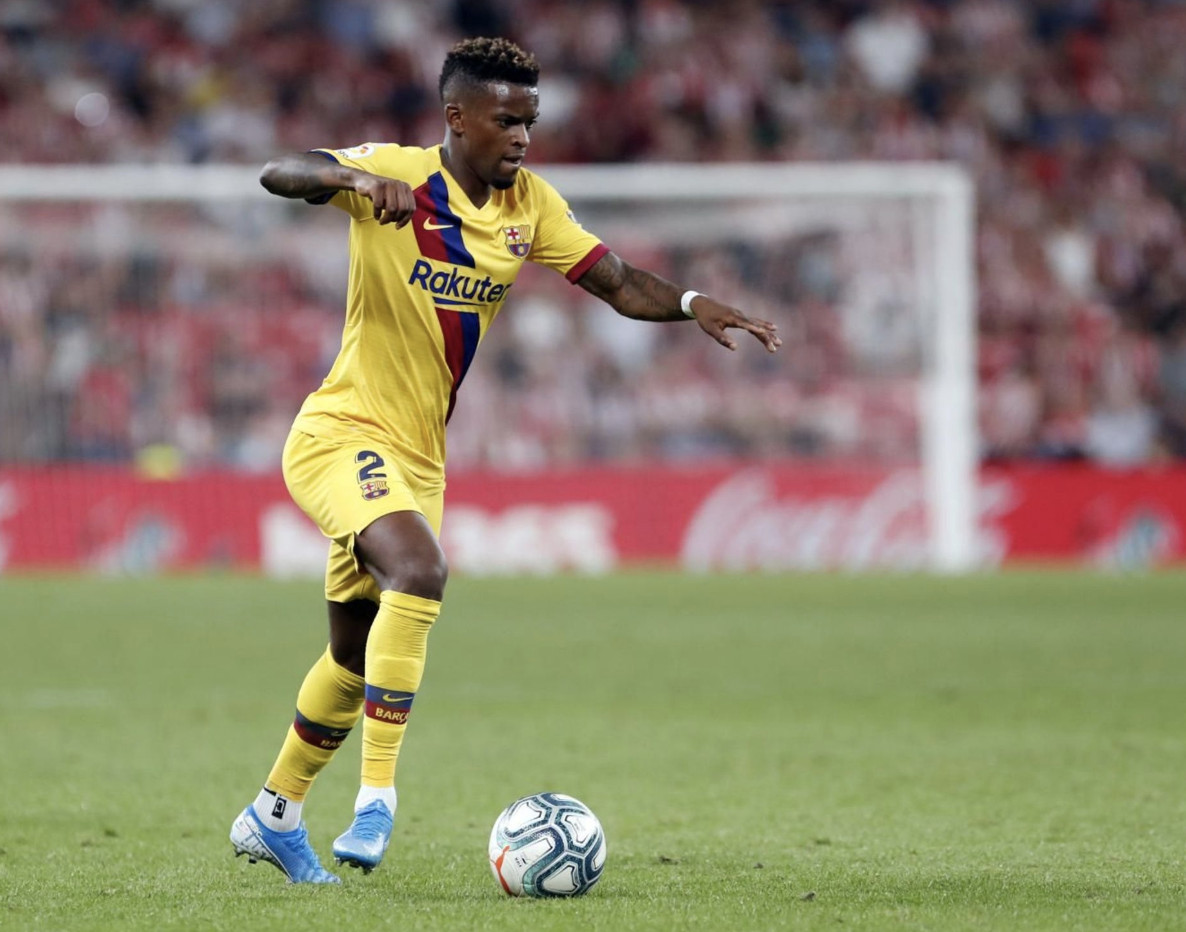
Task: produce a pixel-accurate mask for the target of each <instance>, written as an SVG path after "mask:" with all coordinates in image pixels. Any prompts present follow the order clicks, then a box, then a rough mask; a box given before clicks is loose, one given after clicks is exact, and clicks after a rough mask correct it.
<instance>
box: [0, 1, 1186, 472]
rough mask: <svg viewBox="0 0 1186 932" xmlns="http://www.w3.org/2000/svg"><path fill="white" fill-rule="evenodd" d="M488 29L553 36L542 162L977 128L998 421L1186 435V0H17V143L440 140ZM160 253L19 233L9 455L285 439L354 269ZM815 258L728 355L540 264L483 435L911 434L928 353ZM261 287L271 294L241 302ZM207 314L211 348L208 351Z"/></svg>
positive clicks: (12, 5)
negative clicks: (33, 250) (478, 39)
mask: <svg viewBox="0 0 1186 932" xmlns="http://www.w3.org/2000/svg"><path fill="white" fill-rule="evenodd" d="M478 34H485V35H490V34H499V35H506V36H509V37H511V38H513V39H515V40H516V41H518V42H520V44H522V45H523V46H524V47H526V48H528V49H529V50H531V51H533V52H534V53H535V54H536V56H537V57H538V58H539V59H540V62H541V65H542V68H543V78H542V80H541V85H540V94H541V100H542V119H541V122H540V124H539V126H538V127H537V129H536V130H535V132H534V133H533V137H532V150H531V156H530V159H531V162H532V163H535V164H540V163H557V162H645V161H656V162H666V161H726V162H749V161H761V162H793V161H804V160H823V161H829V162H832V161H840V160H850V159H877V160H921V159H952V160H957V161H959V162H961V163H963V164H964V165H965V166H967V167H968V169H969V170H970V171H971V173H972V174H973V176H974V178H975V181H976V184H977V190H978V237H977V253H978V276H979V282H978V293H979V309H978V321H979V379H980V391H979V396H978V397H979V409H980V410H979V416H980V432H981V438H982V445H983V453H984V455H985V457H987V458H998V459H1015V458H1068V459H1069V458H1089V459H1092V460H1095V461H1099V462H1102V463H1107V464H1111V465H1116V466H1125V465H1131V464H1138V463H1146V462H1151V461H1156V460H1160V459H1166V458H1177V457H1182V456H1186V228H1184V225H1183V210H1184V208H1186V159H1183V158H1182V157H1181V153H1182V152H1183V151H1186V54H1183V51H1182V50H1183V49H1186V3H1182V2H1177V0H1160V2H1158V0H1032V2H1021V0H884V2H883V0H783V2H775V0H770V2H760V0H717V2H709V0H700V2H696V0H638V2H610V0H451V2H446V0H442V2H410V0H405V2H394V0H254V2H251V3H243V2H237V0H7V2H5V3H4V4H2V5H0V140H3V142H2V143H0V146H2V147H3V151H2V159H3V161H6V162H27V163H78V162H137V163H148V162H183V163H200V162H244V163H250V164H260V163H262V162H263V161H265V160H266V159H267V158H269V157H271V156H272V155H274V154H276V153H278V152H281V151H286V150H302V149H306V148H309V147H311V146H316V145H331V146H346V145H351V144H354V143H358V142H362V141H368V140H393V141H404V142H409V143H415V144H421V145H431V144H434V143H436V142H439V141H440V139H441V137H442V127H441V117H440V112H439V105H438V101H437V96H436V79H437V75H438V73H439V67H440V63H441V60H442V59H443V57H444V54H445V52H446V50H447V49H448V47H449V46H450V45H451V44H452V43H453V42H454V41H455V40H456V39H458V38H460V37H463V36H466V35H478ZM293 222H294V223H301V222H304V221H302V220H301V219H299V217H298V218H294V221H293ZM611 245H613V244H612V243H611ZM793 245H794V244H793ZM794 248H796V249H801V248H805V247H803V244H797V245H794ZM647 258H648V259H652V260H653V262H654V265H655V266H656V270H657V271H660V272H663V273H665V274H670V275H672V276H676V275H679V276H682V277H681V278H680V279H679V280H681V281H687V282H688V283H689V284H691V283H693V282H695V283H696V284H697V285H701V284H702V285H703V286H704V288H703V290H710V289H711V287H712V286H713V285H714V284H717V283H719V284H721V285H722V286H724V285H725V284H727V280H728V279H729V277H730V274H731V273H730V272H729V269H728V268H724V269H721V270H719V272H718V274H717V279H716V280H715V281H714V280H713V279H712V278H711V276H709V280H708V281H704V279H703V277H700V276H703V275H704V270H705V269H706V268H708V267H711V264H712V263H711V261H710V260H709V261H705V260H706V259H709V257H696V256H694V255H687V254H681V253H679V252H678V251H676V252H668V253H663V252H661V251H657V252H656V254H655V255H654V256H649V257H647ZM808 258H809V257H808ZM773 261H774V264H775V265H777V264H778V259H777V257H774V260H773ZM63 263H66V264H65V265H63ZM736 264H744V262H743V261H742V258H738V259H737V263H736ZM809 264H810V263H807V264H806V265H803V268H807V267H808V265H809ZM726 265H727V263H726ZM134 266H135V263H134V262H132V263H124V264H123V265H120V266H118V267H115V266H112V265H111V264H104V263H102V262H98V261H90V260H82V259H70V257H68V256H63V257H59V259H58V260H56V261H55V262H54V263H48V262H47V261H46V260H45V259H44V257H42V256H39V255H37V254H28V255H21V254H11V253H9V254H8V255H6V256H5V257H4V258H3V259H0V396H3V397H0V410H4V412H5V420H6V421H8V422H9V424H10V425H11V424H14V423H21V425H22V426H21V429H19V430H12V429H10V428H9V427H6V428H5V429H4V430H3V431H0V459H2V460H7V461H13V460H21V459H41V458H60V457H67V458H75V457H85V458H103V459H115V460H119V459H126V458H130V457H132V456H134V455H136V453H137V451H142V450H145V449H155V448H160V447H169V448H172V449H175V450H176V449H180V450H181V451H182V453H183V455H184V458H185V460H186V461H187V462H195V463H231V464H233V465H237V466H242V467H245V468H255V467H256V466H259V467H260V468H267V467H269V466H272V465H274V462H275V456H276V450H277V444H278V443H280V442H282V439H283V432H284V430H285V428H286V427H287V421H288V419H289V418H290V417H291V414H292V411H293V410H294V409H295V405H297V404H299V401H300V397H301V396H302V395H303V394H304V392H305V391H307V390H308V389H309V388H311V387H312V386H313V385H315V384H316V382H317V381H318V379H319V378H320V376H321V374H323V372H324V371H325V367H326V366H327V365H328V360H329V358H332V352H333V348H334V343H335V339H336V336H337V331H338V327H339V326H340V323H339V322H340V316H339V315H340V303H341V293H340V292H337V293H334V294H328V293H323V292H322V291H319V289H318V288H316V287H313V286H311V285H310V284H309V283H308V282H301V281H296V280H293V273H292V270H291V269H285V268H283V267H280V266H275V267H273V266H269V265H266V264H265V265H261V266H259V267H256V268H255V269H254V271H253V275H252V281H251V282H235V283H233V284H231V285H228V286H227V287H225V288H222V289H221V290H220V291H219V295H220V304H219V307H218V309H217V311H216V312H203V314H201V315H197V314H194V313H190V312H187V310H186V309H187V307H191V305H189V304H187V303H186V301H185V300H184V296H185V294H186V293H187V292H186V288H187V287H191V286H192V287H191V290H192V289H197V290H198V291H201V290H202V288H206V289H209V288H211V287H212V286H211V285H210V283H209V282H206V283H205V284H203V285H201V286H200V287H199V286H197V285H193V283H190V286H187V284H186V282H185V280H184V279H185V276H184V275H182V274H180V273H178V272H176V270H174V271H173V272H170V273H169V274H167V275H166V274H164V273H163V272H162V271H161V270H159V269H158V270H155V271H154V270H153V269H151V268H150V269H144V268H136V267H134ZM154 275H155V277H154ZM792 279H793V280H790V281H787V282H784V284H785V285H786V289H785V291H783V292H782V293H780V294H778V295H776V296H775V298H776V300H774V301H769V302H767V301H765V300H759V301H758V303H759V305H762V306H760V307H758V308H755V310H756V311H758V312H759V313H760V314H761V315H762V316H768V315H774V316H776V317H777V318H778V319H779V321H780V324H781V325H782V327H783V330H784V334H785V335H786V336H788V337H789V339H788V340H787V344H788V346H787V349H788V351H787V352H786V353H785V359H784V362H783V363H782V364H781V365H775V364H772V363H770V362H769V361H768V360H766V359H764V358H762V359H759V358H757V357H758V356H759V355H760V354H759V353H758V352H756V349H757V348H756V346H755V347H754V350H755V351H754V352H752V353H751V354H749V355H750V356H752V357H754V358H753V359H750V360H746V361H743V362H740V363H738V362H733V361H728V362H724V361H717V360H715V359H714V357H713V356H712V354H711V353H710V352H709V346H707V345H702V343H703V344H707V343H708V341H706V340H703V341H700V342H698V341H697V338H696V334H695V333H694V332H692V328H672V329H671V330H670V331H666V330H663V329H662V328H654V329H656V330H659V331H661V332H660V333H651V334H649V335H646V336H644V335H642V331H640V330H637V329H631V330H629V331H628V332H620V331H617V330H615V329H614V328H615V327H616V324H614V323H612V322H611V323H606V318H605V317H595V316H593V315H585V314H583V313H581V314H578V315H576V316H575V317H574V316H571V315H569V316H558V315H555V314H549V313H547V311H546V310H543V309H541V308H540V305H541V302H546V300H547V298H548V296H550V295H552V294H553V291H552V289H553V288H554V287H556V286H554V285H551V284H547V283H545V282H544V281H543V280H540V282H539V283H538V284H533V285H532V286H531V289H527V288H520V289H518V296H517V298H515V299H512V304H515V303H516V302H518V303H519V304H522V305H523V307H521V308H519V309H518V310H517V311H511V312H509V313H512V314H513V313H519V312H520V311H521V313H519V318H518V320H519V322H518V323H517V324H513V325H509V326H507V327H506V332H505V333H501V332H499V333H497V335H495V334H492V336H491V339H492V341H493V342H492V345H491V347H490V348H489V349H486V350H484V351H483V352H484V353H489V354H490V357H491V358H490V362H488V363H486V364H485V366H484V368H482V369H481V370H476V373H475V374H471V376H470V378H471V379H473V381H474V383H475V384H470V385H467V386H466V388H464V389H463V400H464V401H465V404H463V405H461V406H460V407H459V412H464V411H465V407H466V405H470V406H472V408H473V409H474V412H476V413H473V414H470V415H464V417H463V414H462V413H459V415H458V417H459V420H460V423H459V425H458V427H459V430H458V439H457V442H456V450H457V455H458V456H459V457H460V459H461V461H462V462H464V463H490V464H494V465H518V464H527V465H534V464H539V463H544V462H564V461H573V460H580V459H586V458H591V457H592V458H608V459H621V458H629V457H634V456H666V457H686V456H701V455H726V456H727V455H754V456H767V455H770V456H777V455H785V454H787V453H793V454H802V455H813V456H815V455H828V454H831V453H837V452H839V453H842V454H846V455H847V454H851V455H857V456H863V455H868V456H881V457H889V458H892V457H895V456H899V455H903V453H904V451H908V450H909V448H910V447H911V446H912V445H913V444H914V443H915V440H916V438H915V437H914V436H913V434H912V431H914V430H915V429H916V426H914V425H912V424H911V420H910V415H909V408H910V403H909V400H908V394H909V393H908V386H906V385H905V384H904V383H903V384H899V382H898V381H896V380H895V379H894V378H893V377H892V375H891V376H886V377H885V378H884V379H883V380H882V382H881V383H880V384H877V383H871V384H873V388H871V389H868V390H862V389H860V388H858V387H854V386H856V385H857V383H856V382H854V381H852V380H850V379H847V378H846V377H845V376H846V370H845V366H844V365H843V363H841V364H839V366H838V368H837V369H836V370H830V369H828V367H827V363H828V359H829V352H831V350H830V349H829V347H830V346H831V345H832V343H831V339H830V335H829V334H830V331H829V325H828V323H827V321H826V320H825V318H826V317H827V307H826V300H825V299H826V297H827V296H826V295H824V294H821V293H820V291H819V289H813V288H812V287H810V286H809V282H810V275H809V274H807V272H804V274H803V275H802V276H799V277H798V278H795V277H794V276H792ZM129 283H134V287H133V285H132V284H129ZM146 283H147V284H146ZM559 285H560V286H564V283H563V282H559ZM565 287H566V286H565ZM129 289H131V290H133V291H135V292H136V294H135V295H129V294H128V291H129ZM161 289H165V290H166V291H167V292H168V295H169V301H168V302H166V304H167V306H168V310H167V311H166V310H162V309H161V308H163V307H165V304H161V305H158V304H157V303H156V302H157V301H158V300H160V299H161V296H162V293H163V292H162V291H161ZM759 290H760V289H759ZM179 295H180V297H179ZM261 295H266V296H267V300H268V301H269V302H270V304H268V307H270V308H273V309H275V312H274V313H271V314H270V316H265V317H262V318H259V319H257V320H255V322H253V323H251V324H246V323H245V322H244V321H245V319H246V318H245V315H244V314H243V308H244V307H246V306H250V305H251V303H252V302H253V301H256V300H257V299H259V300H262V299H261V298H260V296H261ZM277 295H279V296H280V297H279V298H278V297H277ZM530 295H534V298H532V297H530ZM228 296H230V297H228ZM285 296H287V297H285ZM555 300H556V302H561V301H567V302H569V303H571V302H572V301H573V300H575V299H574V298H573V296H572V295H567V296H566V297H564V298H560V297H556V299H555ZM236 302H241V303H238V304H237V303H236ZM739 303H740V302H739ZM192 306H196V304H195V305H192ZM154 308H156V309H157V311H156V312H154ZM187 314H188V316H187ZM610 317H611V319H612V315H610ZM503 323H504V324H505V323H506V322H505V321H504V322H503ZM677 330H678V332H676V331H677ZM162 332H163V333H166V334H167V338H166V337H161V333H162ZM154 333H156V334H157V337H158V344H161V345H155V344H152V339H153V334H154ZM623 333H625V336H623ZM286 334H287V336H285V335H286ZM813 339H814V342H812V340H813ZM796 340H799V341H800V343H799V345H800V347H801V348H800V349H799V350H798V351H796V349H795V347H796ZM197 346H200V347H204V348H205V350H206V351H207V352H208V353H209V355H208V357H206V361H205V362H204V363H203V364H202V365H201V368H200V371H194V372H192V373H190V375H189V376H188V377H186V378H184V379H181V380H179V379H178V378H177V377H176V373H177V372H178V371H185V367H186V366H191V367H192V366H193V365H194V363H193V362H192V359H193V356H192V351H193V350H194V348H195V347H197ZM574 346H576V347H581V349H580V350H578V351H574V349H573V347H574ZM146 347H148V348H146ZM281 351H283V352H281ZM281 355H282V356H283V360H282V359H281V358H280V356H281ZM272 356H274V357H276V358H270V357H272ZM577 357H579V358H577ZM480 358H481V357H480ZM276 373H280V374H279V375H277V374H276ZM566 380H567V381H566ZM561 386H563V387H562V388H561ZM741 386H743V387H741ZM862 392H863V394H862ZM5 399H7V400H5ZM22 412H23V413H22ZM26 421H27V423H24V422H26ZM574 425H575V429H574ZM495 428H497V429H495ZM487 433H488V434H489V436H487ZM451 442H452V441H451Z"/></svg>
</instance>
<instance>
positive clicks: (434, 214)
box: [412, 172, 482, 422]
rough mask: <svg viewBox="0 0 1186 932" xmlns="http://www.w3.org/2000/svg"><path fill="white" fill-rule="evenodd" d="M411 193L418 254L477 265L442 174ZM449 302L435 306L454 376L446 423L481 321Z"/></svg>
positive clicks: (451, 411)
mask: <svg viewBox="0 0 1186 932" xmlns="http://www.w3.org/2000/svg"><path fill="white" fill-rule="evenodd" d="M414 193H415V195H416V215H415V217H414V219H413V221H412V222H413V229H414V232H415V234H416V243H417V244H418V245H419V247H420V254H421V255H422V256H424V258H426V259H435V260H436V261H438V262H448V263H449V264H451V265H460V266H464V267H465V268H469V269H472V268H476V264H475V263H474V257H473V254H472V253H470V251H469V249H467V248H466V245H465V240H464V239H462V236H461V218H460V217H458V216H457V214H455V213H454V212H453V209H452V208H451V207H450V206H449V188H448V186H447V185H446V184H445V178H444V176H443V175H442V174H441V173H440V172H434V173H433V174H431V175H429V176H428V180H427V181H426V182H425V183H424V184H422V185H421V186H420V187H418V188H417V189H416V190H415V192H414ZM450 303H452V302H449V301H448V300H438V301H437V307H436V312H437V320H439V321H440V324H441V335H442V336H443V337H444V340H445V365H447V366H448V367H449V373H450V374H451V375H452V376H453V387H452V389H451V390H450V391H449V408H448V411H447V412H446V413H445V421H446V422H448V420H449V418H450V417H452V415H453V407H454V405H456V404H457V389H458V387H459V386H460V385H461V381H462V379H464V378H465V373H466V372H467V371H468V370H469V365H470V363H471V362H473V359H474V353H476V352H477V350H478V342H479V341H480V340H481V338H482V321H481V318H480V317H479V316H478V314H477V312H476V311H471V310H460V309H456V310H455V309H453V308H451V307H448V306H444V307H442V306H441V305H448V304H450Z"/></svg>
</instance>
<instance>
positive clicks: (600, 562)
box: [441, 503, 618, 576]
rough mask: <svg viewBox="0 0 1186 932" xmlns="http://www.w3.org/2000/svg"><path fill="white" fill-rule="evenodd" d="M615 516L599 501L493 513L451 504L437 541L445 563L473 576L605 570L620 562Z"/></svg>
mask: <svg viewBox="0 0 1186 932" xmlns="http://www.w3.org/2000/svg"><path fill="white" fill-rule="evenodd" d="M613 523H614V519H613V515H612V514H611V512H610V511H609V509H608V508H607V507H605V506H604V505H600V504H593V503H589V504H585V503H566V504H562V505H515V506H513V507H510V508H505V509H503V510H502V511H499V512H497V513H494V512H490V511H487V510H486V509H484V508H478V507H475V506H472V505H452V506H450V507H449V509H448V510H447V511H446V513H445V521H444V527H443V528H442V529H441V543H442V545H443V546H444V549H445V552H446V553H447V554H448V555H449V564H450V566H451V567H454V568H456V569H458V570H460V571H462V572H465V573H470V574H473V575H476V576H493V575H505V574H516V573H532V574H538V575H546V574H550V573H555V572H559V571H562V570H570V571H575V572H578V573H605V572H608V571H609V570H612V569H613V568H614V567H616V566H617V565H618V553H617V549H616V548H615V547H614V540H613Z"/></svg>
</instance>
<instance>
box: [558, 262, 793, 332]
mask: <svg viewBox="0 0 1186 932" xmlns="http://www.w3.org/2000/svg"><path fill="white" fill-rule="evenodd" d="M577 284H579V285H580V286H581V287H582V288H584V289H585V290H586V291H587V292H589V294H591V295H595V296H596V297H598V298H601V300H603V301H605V302H606V303H607V304H609V305H610V306H611V307H612V308H613V309H614V310H615V311H617V312H618V313H619V314H621V315H622V316H623V317H632V318H634V319H635V320H654V321H663V320H687V318H688V315H686V314H685V313H684V311H683V308H682V307H681V306H680V298H681V297H682V295H683V292H682V291H681V290H680V289H679V288H677V287H676V286H675V285H673V284H672V283H671V282H669V281H667V280H666V279H664V278H660V277H659V276H658V275H655V274H654V273H653V272H648V271H646V270H645V269H637V268H635V267H634V266H632V265H630V264H629V263H628V262H623V261H622V259H620V258H619V257H618V256H616V255H614V253H612V252H609V253H606V254H605V255H604V256H602V257H601V259H599V260H598V261H597V263H596V264H595V265H594V266H593V267H592V268H591V269H589V271H588V272H586V273H585V274H584V275H582V276H581V278H580V279H579V281H578V282H577ZM690 307H691V310H692V313H693V315H694V316H695V319H696V323H698V324H699V325H700V329H701V330H703V331H704V332H705V333H707V334H708V335H709V336H710V337H712V338H713V339H714V340H716V341H717V342H718V343H720V344H721V346H724V347H726V348H727V349H731V350H735V349H737V343H736V342H735V341H734V340H733V338H732V337H730V336H729V335H728V334H727V333H726V332H725V331H727V330H730V329H737V330H746V331H749V332H750V333H752V334H753V335H754V337H755V338H756V339H757V340H759V341H760V342H761V343H762V345H763V346H765V347H766V349H767V350H769V351H770V352H772V353H773V352H776V351H777V350H778V348H779V347H780V346H782V340H781V339H780V338H779V336H778V327H777V325H775V324H772V323H771V322H770V321H768V320H755V319H753V318H750V317H746V315H745V314H743V313H741V311H739V310H737V308H735V307H730V306H729V305H727V304H722V303H721V302H720V301H716V300H714V299H713V298H710V297H709V296H708V295H704V294H698V295H696V297H694V298H692V301H691V304H690Z"/></svg>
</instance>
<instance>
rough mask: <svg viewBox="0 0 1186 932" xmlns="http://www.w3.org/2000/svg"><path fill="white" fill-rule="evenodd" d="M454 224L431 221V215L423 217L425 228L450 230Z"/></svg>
mask: <svg viewBox="0 0 1186 932" xmlns="http://www.w3.org/2000/svg"><path fill="white" fill-rule="evenodd" d="M454 226H456V224H453V223H433V222H432V218H431V217H425V218H424V229H426V230H452V229H453V227H454Z"/></svg>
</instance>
